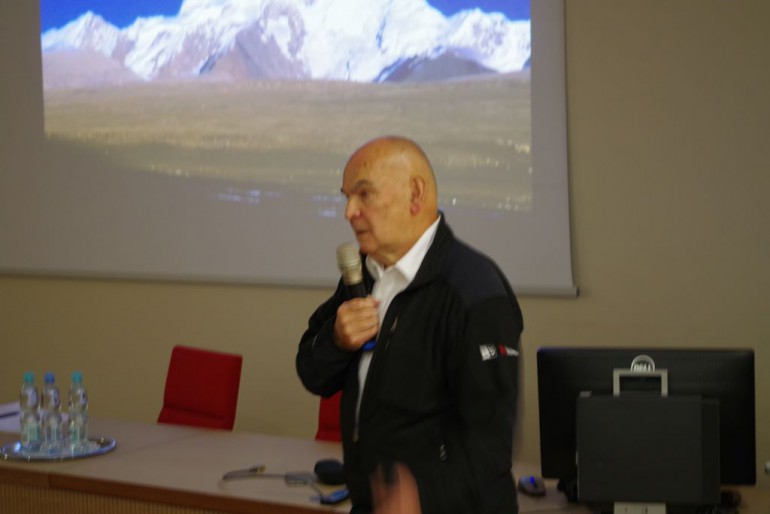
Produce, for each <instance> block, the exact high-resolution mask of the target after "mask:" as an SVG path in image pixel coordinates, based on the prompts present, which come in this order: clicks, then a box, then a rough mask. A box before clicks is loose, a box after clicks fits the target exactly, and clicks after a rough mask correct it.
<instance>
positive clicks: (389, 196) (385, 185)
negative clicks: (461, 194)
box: [342, 156, 411, 266]
mask: <svg viewBox="0 0 770 514" xmlns="http://www.w3.org/2000/svg"><path fill="white" fill-rule="evenodd" d="M394 161H396V162H394ZM398 161H399V160H398V159H385V160H379V161H373V160H372V159H367V158H366V157H360V158H357V156H353V157H352V158H351V160H350V161H349V162H348V165H347V166H346V167H345V173H344V175H343V178H342V192H343V194H344V195H345V196H346V197H347V199H348V202H347V206H346V208H345V219H347V220H348V222H349V223H350V226H351V227H352V228H353V232H354V233H355V235H356V240H357V241H358V244H359V246H360V248H361V251H362V252H363V253H364V254H366V255H369V256H371V257H372V258H374V259H375V260H376V261H377V262H379V263H380V264H382V265H383V266H390V265H392V264H394V263H395V262H396V261H397V260H398V259H400V258H401V257H402V256H403V255H404V254H405V253H406V252H407V251H408V250H409V246H410V239H409V237H410V234H411V230H410V229H411V227H410V223H411V217H410V215H409V214H410V192H409V180H408V173H406V171H405V170H403V169H399V168H398V165H399V164H400V162H398Z"/></svg>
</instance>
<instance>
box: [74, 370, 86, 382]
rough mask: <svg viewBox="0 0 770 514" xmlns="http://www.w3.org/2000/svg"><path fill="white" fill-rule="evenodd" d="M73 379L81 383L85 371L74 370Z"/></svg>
mask: <svg viewBox="0 0 770 514" xmlns="http://www.w3.org/2000/svg"><path fill="white" fill-rule="evenodd" d="M72 381H73V382H75V383H78V384H79V383H80V382H82V381H83V373H82V372H80V371H73V372H72Z"/></svg>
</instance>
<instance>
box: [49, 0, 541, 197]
mask: <svg viewBox="0 0 770 514" xmlns="http://www.w3.org/2000/svg"><path fill="white" fill-rule="evenodd" d="M92 3H93V7H92V8H90V9H85V10H84V11H83V12H80V13H78V14H77V15H76V16H74V17H73V18H72V19H71V21H69V22H67V23H64V24H63V25H61V26H59V27H56V28H49V29H47V30H45V31H44V32H43V34H42V36H41V46H42V50H43V78H44V95H45V122H46V133H47V135H48V136H49V137H50V138H52V139H55V140H56V141H60V142H61V141H63V142H67V144H72V145H73V146H75V147H77V148H79V149H83V148H86V149H92V150H93V151H94V153H95V155H99V156H100V159H102V158H104V156H108V158H109V159H110V161H111V162H112V161H114V162H115V163H117V164H119V165H121V166H127V167H130V168H134V169H137V170H142V171H147V172H157V173H164V174H171V175H178V176H181V177H192V176H202V177H212V178H227V179H237V180H244V181H253V182H256V183H258V184H261V185H262V186H263V187H265V188H267V189H269V188H270V187H273V186H274V187H281V188H290V189H293V190H296V191H302V192H306V193H310V194H330V195H333V194H337V193H338V191H339V184H340V180H341V177H340V174H341V169H342V166H343V165H344V163H345V159H346V158H347V156H348V155H349V153H350V152H351V151H352V150H353V149H354V148H355V147H356V146H358V145H359V144H361V143H362V142H363V141H365V140H366V139H368V138H370V137H374V136H377V135H381V134H386V133H391V134H403V135H406V136H409V137H412V138H414V139H415V140H417V141H418V142H420V143H421V144H422V145H423V146H424V147H425V149H426V151H427V152H428V153H429V156H430V157H431V158H432V161H433V163H434V167H435V168H436V172H437V175H438V178H439V181H440V187H441V190H442V203H443V204H444V205H457V206H468V207H471V208H477V207H483V208H489V209H495V210H498V209H499V210H528V209H529V208H530V206H531V201H532V193H531V180H532V176H531V175H532V168H531V160H530V146H531V129H530V118H531V116H530V103H531V102H530V75H529V59H530V23H529V20H510V19H508V18H507V17H506V16H505V15H504V14H502V13H497V12H492V13H488V12H483V11H482V10H480V9H465V10H461V11H459V12H456V13H454V14H451V15H445V14H443V13H442V11H441V10H439V9H437V8H436V7H435V6H436V5H438V4H441V2H430V3H429V2H427V1H425V0H398V1H394V0H371V1H368V2H366V6H365V8H364V7H362V3H361V2H358V1H353V0H315V1H314V0H186V1H184V2H182V3H181V7H180V9H179V11H178V13H176V14H173V15H154V16H153V15H148V16H141V17H139V18H136V20H135V21H134V22H133V23H131V24H130V25H128V26H125V27H123V28H120V27H117V26H115V25H113V24H112V23H110V22H109V21H107V19H109V16H107V14H105V15H101V14H99V10H100V9H103V12H104V13H110V12H112V11H113V10H114V7H110V8H105V7H104V2H97V1H96V0H94V1H93V2H92ZM43 8H44V9H45V5H44V7H43Z"/></svg>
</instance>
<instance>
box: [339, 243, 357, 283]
mask: <svg viewBox="0 0 770 514" xmlns="http://www.w3.org/2000/svg"><path fill="white" fill-rule="evenodd" d="M337 267H338V268H339V269H340V272H342V281H343V282H344V283H345V284H348V285H349V284H357V283H359V282H361V281H362V280H363V276H362V274H361V255H360V254H359V253H358V247H357V246H356V245H355V244H353V243H342V244H341V245H339V246H338V247H337Z"/></svg>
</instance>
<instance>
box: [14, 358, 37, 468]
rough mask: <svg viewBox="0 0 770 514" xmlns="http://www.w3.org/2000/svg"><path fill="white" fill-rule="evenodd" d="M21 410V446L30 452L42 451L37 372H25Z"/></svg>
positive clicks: (20, 400)
mask: <svg viewBox="0 0 770 514" xmlns="http://www.w3.org/2000/svg"><path fill="white" fill-rule="evenodd" d="M19 407H20V410H21V417H20V420H19V421H20V425H21V448H22V450H24V451H25V452H28V453H36V452H38V451H40V414H39V413H38V411H37V409H38V395H37V387H36V386H35V374H34V373H32V372H31V371H27V372H26V373H24V383H23V384H22V386H21V394H20V395H19Z"/></svg>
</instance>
